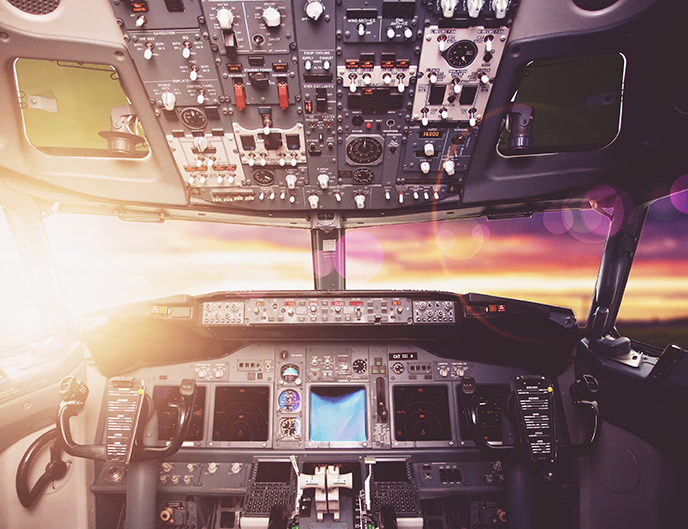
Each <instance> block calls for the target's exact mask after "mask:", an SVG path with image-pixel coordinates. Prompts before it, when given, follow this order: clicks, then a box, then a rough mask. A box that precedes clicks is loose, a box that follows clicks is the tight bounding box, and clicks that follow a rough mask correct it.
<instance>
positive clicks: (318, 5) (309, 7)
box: [306, 0, 325, 20]
mask: <svg viewBox="0 0 688 529" xmlns="http://www.w3.org/2000/svg"><path fill="white" fill-rule="evenodd" d="M324 10H325V6H323V5H322V2H320V1H318V0H316V1H315V2H308V3H307V4H306V15H307V16H308V18H310V19H311V20H318V19H319V18H320V15H322V14H323V11H324Z"/></svg>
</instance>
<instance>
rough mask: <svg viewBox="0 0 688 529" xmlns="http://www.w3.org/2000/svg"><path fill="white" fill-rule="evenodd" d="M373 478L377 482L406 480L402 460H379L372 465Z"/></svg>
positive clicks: (406, 471)
mask: <svg viewBox="0 0 688 529" xmlns="http://www.w3.org/2000/svg"><path fill="white" fill-rule="evenodd" d="M373 479H374V480H375V481H376V482H377V483H385V482H395V481H396V482H398V481H408V480H409V477H408V470H407V468H406V463H405V462H403V461H379V462H377V463H375V464H374V465H373Z"/></svg>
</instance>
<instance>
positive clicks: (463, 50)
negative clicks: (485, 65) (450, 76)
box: [444, 40, 478, 68]
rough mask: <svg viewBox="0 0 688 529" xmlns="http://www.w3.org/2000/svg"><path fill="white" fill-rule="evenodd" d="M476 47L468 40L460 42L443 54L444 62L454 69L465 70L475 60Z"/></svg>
mask: <svg viewBox="0 0 688 529" xmlns="http://www.w3.org/2000/svg"><path fill="white" fill-rule="evenodd" d="M477 53H478V47H477V46H476V45H475V44H474V43H473V42H471V41H470V40H461V41H459V42H456V43H454V44H452V45H451V47H450V48H449V49H448V50H447V51H445V52H444V60H445V61H447V62H448V63H449V64H450V65H451V66H453V67H454V68H465V67H466V66H468V65H469V64H471V63H472V62H473V61H474V60H475V56H476V55H477Z"/></svg>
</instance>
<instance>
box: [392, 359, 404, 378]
mask: <svg viewBox="0 0 688 529" xmlns="http://www.w3.org/2000/svg"><path fill="white" fill-rule="evenodd" d="M392 371H394V372H395V373H396V374H397V375H401V374H402V373H403V372H404V364H402V363H401V362H396V363H395V364H394V365H393V366H392Z"/></svg>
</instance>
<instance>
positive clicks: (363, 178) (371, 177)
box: [353, 168, 375, 185]
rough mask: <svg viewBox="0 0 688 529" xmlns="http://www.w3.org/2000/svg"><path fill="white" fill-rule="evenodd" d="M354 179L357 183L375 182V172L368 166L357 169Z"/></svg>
mask: <svg viewBox="0 0 688 529" xmlns="http://www.w3.org/2000/svg"><path fill="white" fill-rule="evenodd" d="M353 180H354V182H356V183H357V184H363V185H368V184H372V183H374V182H375V173H373V172H372V171H371V170H370V169H366V168H361V169H356V170H355V171H354V174H353Z"/></svg>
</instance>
